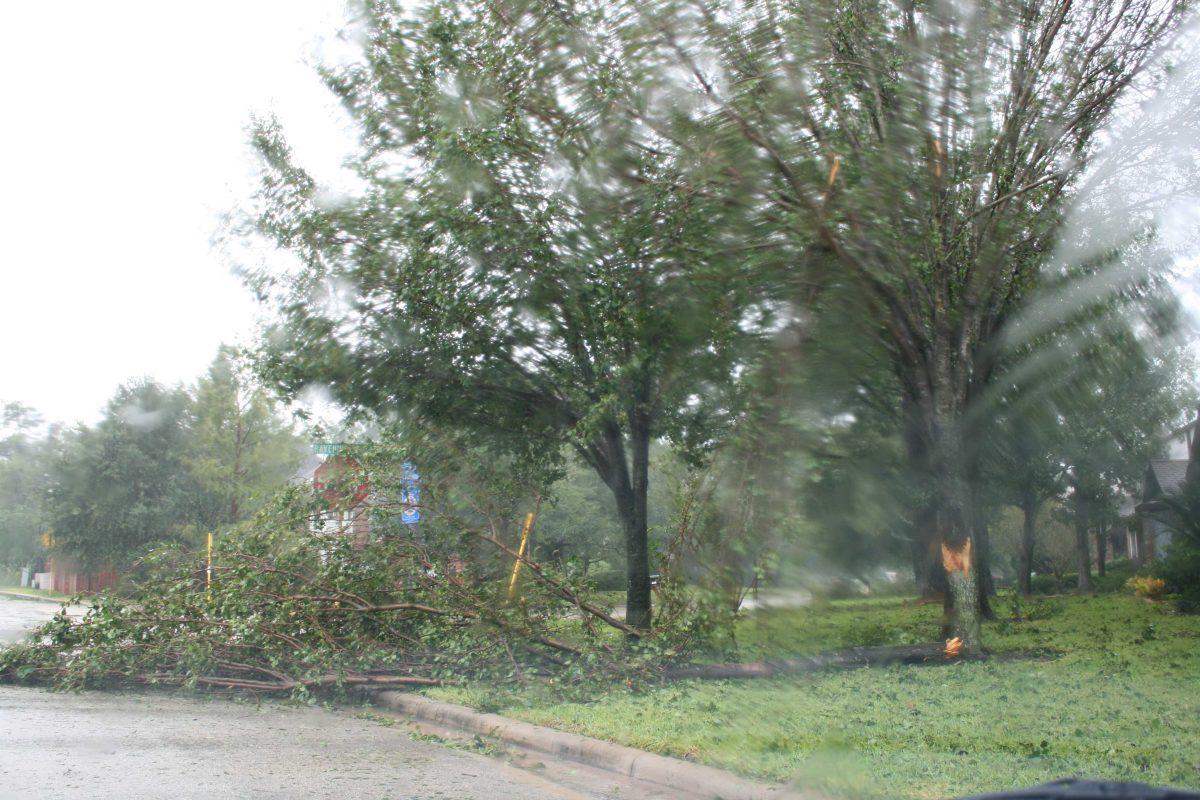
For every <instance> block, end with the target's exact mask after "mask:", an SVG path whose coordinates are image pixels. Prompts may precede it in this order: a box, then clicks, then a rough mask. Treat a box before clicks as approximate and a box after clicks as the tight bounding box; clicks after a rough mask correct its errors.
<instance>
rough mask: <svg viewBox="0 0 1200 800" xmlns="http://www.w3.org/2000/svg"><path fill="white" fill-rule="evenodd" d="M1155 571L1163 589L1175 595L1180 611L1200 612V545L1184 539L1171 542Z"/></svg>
mask: <svg viewBox="0 0 1200 800" xmlns="http://www.w3.org/2000/svg"><path fill="white" fill-rule="evenodd" d="M1155 572H1156V573H1158V575H1160V576H1161V577H1162V579H1163V583H1164V584H1165V591H1167V592H1170V593H1171V594H1174V595H1176V596H1177V598H1176V602H1177V604H1178V606H1179V610H1180V611H1183V612H1186V613H1189V614H1200V547H1197V546H1196V545H1194V544H1192V542H1191V541H1188V540H1186V539H1185V540H1177V541H1175V542H1173V543H1172V544H1171V546H1170V548H1169V549H1168V550H1167V554H1166V558H1165V559H1163V561H1162V562H1161V563H1159V564H1158V565H1156V567H1155Z"/></svg>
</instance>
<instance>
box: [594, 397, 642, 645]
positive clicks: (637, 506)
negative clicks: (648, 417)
mask: <svg viewBox="0 0 1200 800" xmlns="http://www.w3.org/2000/svg"><path fill="white" fill-rule="evenodd" d="M650 438H651V437H650V426H649V425H648V424H644V421H641V420H639V421H638V422H636V423H635V424H634V425H633V426H632V430H631V431H630V434H629V437H628V447H626V437H625V436H624V435H623V434H622V432H621V429H620V427H619V426H618V425H617V424H616V423H615V422H610V423H609V424H608V425H606V426H605V430H604V432H603V433H602V434H601V436H600V437H598V438H597V439H596V440H595V441H593V442H592V443H591V444H590V445H588V446H586V447H579V448H578V450H579V452H580V454H581V455H582V456H583V457H584V459H585V460H587V461H588V463H590V464H591V465H592V466H593V468H594V469H595V470H596V472H597V474H599V475H600V477H601V479H603V481H604V483H605V484H606V485H607V486H608V488H609V490H610V491H611V492H612V495H613V499H614V500H615V501H616V507H617V516H618V517H619V518H620V520H621V529H622V532H623V533H624V539H625V621H626V623H628V624H629V625H630V626H632V627H633V628H636V629H639V630H645V629H648V628H649V627H650V623H651V620H652V616H651V612H652V608H651V594H650V544H649V527H648V524H647V519H648V517H647V496H648V494H649V485H650V479H649V476H650ZM627 451H628V452H627ZM629 638H636V636H635V635H634V634H629Z"/></svg>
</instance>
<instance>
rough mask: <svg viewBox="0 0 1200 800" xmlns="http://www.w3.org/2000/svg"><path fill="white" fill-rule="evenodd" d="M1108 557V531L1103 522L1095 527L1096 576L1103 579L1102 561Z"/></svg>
mask: <svg viewBox="0 0 1200 800" xmlns="http://www.w3.org/2000/svg"><path fill="white" fill-rule="evenodd" d="M1107 557H1108V531H1107V530H1105V526H1104V523H1103V522H1100V523H1097V525H1096V574H1097V575H1099V576H1100V577H1101V578H1103V577H1104V561H1105V559H1106V558H1107Z"/></svg>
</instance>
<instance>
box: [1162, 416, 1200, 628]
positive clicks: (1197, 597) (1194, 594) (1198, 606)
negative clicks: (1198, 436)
mask: <svg viewBox="0 0 1200 800" xmlns="http://www.w3.org/2000/svg"><path fill="white" fill-rule="evenodd" d="M1193 435H1195V434H1194V433H1193ZM1194 469H1196V467H1195V466H1194V465H1193V468H1192V469H1189V475H1188V476H1187V480H1185V481H1184V484H1183V486H1182V487H1181V488H1180V491H1179V492H1177V493H1175V494H1173V495H1167V496H1166V497H1165V498H1162V500H1161V503H1162V505H1163V506H1165V513H1162V512H1159V513H1160V514H1161V515H1162V517H1163V519H1164V521H1165V522H1166V523H1167V525H1168V527H1169V528H1170V530H1171V531H1172V532H1173V533H1174V537H1173V539H1172V541H1171V543H1170V545H1169V546H1168V547H1167V551H1166V553H1165V554H1164V555H1165V558H1164V559H1163V560H1162V561H1161V562H1160V563H1157V564H1155V565H1154V572H1155V574H1157V575H1159V576H1161V577H1162V578H1163V579H1164V580H1165V582H1166V589H1167V591H1169V592H1171V593H1173V594H1175V595H1178V605H1179V608H1180V609H1182V610H1184V611H1188V612H1191V613H1200V474H1197V473H1196V472H1195V471H1194ZM1152 513H1154V512H1152Z"/></svg>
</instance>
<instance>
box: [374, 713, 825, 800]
mask: <svg viewBox="0 0 1200 800" xmlns="http://www.w3.org/2000/svg"><path fill="white" fill-rule="evenodd" d="M375 704H376V705H379V706H382V707H383V708H387V709H390V710H392V711H396V712H399V713H401V714H404V715H406V716H409V717H414V718H416V719H418V720H421V721H424V722H427V723H432V724H434V725H438V726H442V727H445V728H450V729H455V730H461V731H465V732H468V733H473V734H476V735H479V736H487V737H490V738H494V739H499V740H501V741H503V742H506V743H508V744H511V745H514V746H515V747H519V748H523V749H525V750H534V751H537V752H539V753H544V754H546V755H549V756H554V757H555V758H561V759H566V760H569V761H576V762H578V763H581V764H586V765H588V766H591V767H596V768H598V769H602V770H606V771H608V772H616V773H619V774H621V775H625V776H627V777H630V778H633V779H635V780H640V781H647V782H649V783H656V784H659V785H661V786H665V787H670V788H672V789H678V790H681V791H684V792H688V793H691V794H694V795H699V796H700V797H706V798H713V800H821V796H820V795H817V794H813V793H807V792H803V793H802V792H797V791H795V790H792V789H787V788H785V787H782V786H770V785H767V784H763V783H756V782H755V781H751V780H747V779H745V778H740V777H738V776H737V775H733V774H732V773H729V772H725V771H723V770H719V769H716V768H714V767H706V766H704V765H703V764H694V763H692V762H690V761H683V760H680V759H678V758H669V757H667V756H660V755H658V754H656V753H648V752H646V751H644V750H637V749H635V748H633V747H625V746H624V745H619V744H613V743H612V742H605V741H601V740H599V739H592V738H590V737H588V736H580V735H579V734H577V733H567V732H565V731H558V730H554V729H553V728H543V727H541V726H539V725H532V724H530V723H528V722H520V721H518V720H513V719H508V718H507V717H502V716H500V715H499V714H484V713H481V712H479V711H474V710H472V709H470V708H466V707H464V706H459V705H454V704H453V703H443V702H441V701H440V700H431V699H430V698H428V697H422V696H421V695H417V694H410V693H407V692H395V691H383V692H378V693H377V694H376V695H375Z"/></svg>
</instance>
